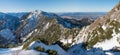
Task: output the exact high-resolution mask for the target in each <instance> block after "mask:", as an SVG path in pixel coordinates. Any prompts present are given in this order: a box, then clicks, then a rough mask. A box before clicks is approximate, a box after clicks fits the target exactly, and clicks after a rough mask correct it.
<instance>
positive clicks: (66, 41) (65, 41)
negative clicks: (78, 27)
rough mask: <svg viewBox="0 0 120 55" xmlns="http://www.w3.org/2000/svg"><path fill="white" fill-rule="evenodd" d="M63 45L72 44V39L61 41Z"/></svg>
mask: <svg viewBox="0 0 120 55" xmlns="http://www.w3.org/2000/svg"><path fill="white" fill-rule="evenodd" d="M60 42H62V43H63V44H67V43H72V39H62V40H60Z"/></svg>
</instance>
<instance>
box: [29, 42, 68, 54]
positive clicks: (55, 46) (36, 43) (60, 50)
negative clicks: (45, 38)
mask: <svg viewBox="0 0 120 55" xmlns="http://www.w3.org/2000/svg"><path fill="white" fill-rule="evenodd" d="M37 46H41V47H43V48H45V50H48V49H50V50H56V51H57V52H58V55H69V54H68V53H67V52H66V51H65V50H63V49H62V48H61V47H60V46H59V45H57V44H56V45H45V44H43V43H42V42H36V41H34V42H32V43H31V44H30V46H29V49H33V48H34V47H37Z"/></svg>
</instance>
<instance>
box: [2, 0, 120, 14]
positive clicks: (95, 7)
mask: <svg viewBox="0 0 120 55" xmlns="http://www.w3.org/2000/svg"><path fill="white" fill-rule="evenodd" d="M118 2H119V0H1V2H0V8H1V9H0V12H29V11H33V10H42V11H46V12H109V11H110V10H111V9H112V8H113V7H114V6H115V5H116V4H117V3H118Z"/></svg>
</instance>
